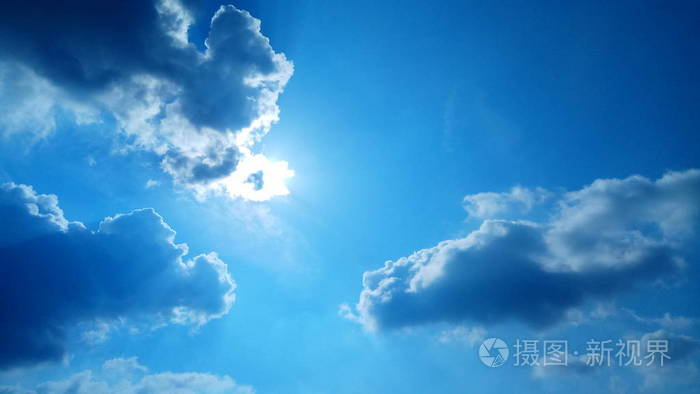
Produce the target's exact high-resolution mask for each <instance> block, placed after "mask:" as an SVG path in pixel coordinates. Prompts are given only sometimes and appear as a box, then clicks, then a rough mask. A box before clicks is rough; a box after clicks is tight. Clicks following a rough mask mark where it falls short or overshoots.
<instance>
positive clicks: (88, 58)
mask: <svg viewBox="0 0 700 394" xmlns="http://www.w3.org/2000/svg"><path fill="white" fill-rule="evenodd" d="M197 12H199V10H198V8H197V6H195V5H194V3H193V2H180V1H178V0H157V1H146V2H137V3H125V2H111V3H104V4H102V3H101V4H100V5H99V6H98V5H96V4H94V2H91V1H88V0H81V1H78V2H75V3H71V4H70V5H69V4H65V3H61V2H53V1H48V0H46V1H39V2H32V3H26V2H24V3H23V2H6V3H3V4H1V5H0V51H1V52H2V55H0V104H3V105H2V109H0V115H2V116H0V133H1V134H5V135H6V136H7V135H12V134H18V133H20V132H30V133H31V134H32V135H33V136H34V137H35V138H40V137H42V136H45V135H47V134H49V133H50V132H51V131H52V130H53V129H54V128H55V125H56V123H57V119H58V118H59V117H60V116H62V115H65V114H69V115H71V116H72V118H73V120H74V121H75V122H76V123H78V124H81V123H95V122H106V123H109V122H115V123H116V125H117V129H118V131H119V133H120V134H121V135H122V137H123V138H122V140H123V141H125V143H126V144H127V145H128V147H129V148H131V149H143V150H148V151H151V152H154V153H155V154H156V155H159V156H161V157H162V168H163V170H164V171H165V172H166V173H168V174H170V175H171V176H172V177H173V179H174V181H175V182H176V183H177V184H179V185H182V186H185V187H187V188H191V189H193V190H194V191H195V192H196V193H197V195H199V196H203V195H205V194H207V193H209V192H211V191H221V192H224V193H226V194H228V195H230V196H240V197H243V198H250V199H254V200H261V199H269V198H271V197H273V196H275V195H284V194H287V193H288V190H287V188H286V187H285V186H284V180H285V179H287V178H289V177H291V176H292V175H293V172H292V171H291V170H288V169H287V163H286V162H284V161H280V162H276V163H272V162H270V161H269V160H267V159H266V158H264V157H263V158H264V159H260V157H261V155H260V153H259V152H256V146H257V144H258V142H260V140H261V138H262V137H263V136H264V135H265V134H266V133H267V132H268V131H269V129H270V127H271V126H272V124H273V123H275V122H276V121H277V120H278V118H279V108H278V106H277V98H278V97H279V95H280V94H281V93H282V91H283V89H284V87H285V85H286V83H287V81H288V80H289V78H290V77H291V75H292V73H293V65H292V63H291V62H290V61H288V60H287V59H286V58H285V56H284V54H281V53H276V52H275V51H274V50H273V49H272V47H271V46H270V43H269V40H268V39H267V37H265V36H264V35H262V33H261V31H260V21H259V20H257V19H255V18H253V17H252V16H251V15H250V14H249V13H247V12H246V11H242V10H239V9H237V8H235V7H234V6H230V5H229V6H222V7H221V8H220V9H219V10H218V11H217V12H216V14H215V15H214V16H213V17H212V19H211V23H210V29H209V35H208V37H207V38H206V41H205V43H204V50H200V49H199V48H198V47H197V45H195V43H192V42H190V41H189V36H188V30H189V27H190V25H191V24H192V23H193V21H194V16H193V15H194V14H196V13H197ZM107 15H108V16H109V17H107ZM106 127H107V126H106ZM242 164H245V165H242ZM256 173H258V175H254V174H256ZM250 176H253V179H254V182H248V179H249V177H250ZM241 179H242V180H243V181H241ZM251 183H252V186H251Z"/></svg>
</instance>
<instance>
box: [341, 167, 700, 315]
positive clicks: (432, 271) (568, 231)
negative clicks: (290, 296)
mask: <svg viewBox="0 0 700 394" xmlns="http://www.w3.org/2000/svg"><path fill="white" fill-rule="evenodd" d="M487 197H488V195H485V194H484V195H481V198H487ZM496 197H497V198H498V200H499V201H498V202H500V200H501V198H500V197H501V196H496ZM553 206H554V207H556V208H555V209H554V211H553V212H551V213H550V215H549V217H550V218H551V219H550V220H549V221H546V222H543V223H534V222H528V221H512V220H486V221H484V222H483V224H482V225H481V227H480V228H479V229H478V230H476V231H474V232H472V233H471V234H469V235H468V236H467V237H465V238H462V239H457V240H448V241H443V242H441V243H439V244H438V245H437V246H435V247H433V248H430V249H423V250H420V251H418V252H415V253H414V254H412V255H411V256H408V257H404V258H401V259H399V260H397V261H389V262H387V263H386V264H385V265H384V267H382V268H379V269H377V270H375V271H370V272H366V273H365V274H364V277H363V287H364V289H363V291H362V293H361V294H360V299H359V302H358V303H357V305H356V307H355V309H354V310H352V309H349V308H347V307H345V308H343V313H344V314H345V315H346V316H347V317H349V318H351V319H356V320H358V321H359V322H361V323H362V324H364V325H365V326H366V327H368V328H370V329H390V328H400V327H407V326H415V325H420V324H426V323H435V322H452V323H461V322H475V323H480V324H493V323H498V322H504V321H510V320H518V321H524V322H527V323H529V324H531V325H533V326H536V327H544V326H548V325H551V324H553V323H556V322H557V321H559V320H561V319H562V318H563V317H564V316H565V314H566V312H567V311H568V310H570V309H571V308H574V307H577V306H580V305H581V304H582V303H584V302H586V301H588V300H595V299H602V298H609V297H611V296H614V295H615V294H618V293H620V292H623V291H628V290H632V289H635V288H637V287H639V286H640V285H641V284H648V283H650V282H654V281H656V280H661V279H667V280H670V278H671V277H672V276H673V274H674V273H677V272H679V270H681V269H682V266H683V264H684V261H683V250H684V248H685V247H686V246H687V244H688V242H689V240H690V239H692V237H693V234H694V230H695V228H696V227H697V219H698V209H699V208H700V171H698V170H689V171H685V172H672V173H668V174H666V175H664V176H663V177H662V178H660V179H658V180H656V181H651V180H649V179H646V178H643V177H639V176H634V177H630V178H627V179H622V180H620V179H607V180H597V181H595V182H594V183H593V184H591V185H590V186H587V187H585V188H583V189H581V190H578V191H574V192H570V193H566V194H564V195H563V196H561V197H560V199H559V201H557V204H554V205H553Z"/></svg>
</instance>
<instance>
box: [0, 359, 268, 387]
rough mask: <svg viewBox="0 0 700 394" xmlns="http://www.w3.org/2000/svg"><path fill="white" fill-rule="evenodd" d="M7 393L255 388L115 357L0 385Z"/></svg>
mask: <svg viewBox="0 0 700 394" xmlns="http://www.w3.org/2000/svg"><path fill="white" fill-rule="evenodd" d="M0 393H4V394H163V393H168V394H215V393H221V394H254V393H255V390H254V389H253V388H252V387H250V386H246V385H239V384H237V383H236V382H235V381H234V380H233V379H232V378H231V377H230V376H228V375H223V376H217V375H213V374H209V373H200V372H182V373H174V372H161V373H152V374H149V373H148V368H147V367H145V366H143V365H141V364H139V362H138V360H137V359H136V357H131V358H126V359H124V358H116V359H113V360H108V361H106V362H105V363H104V364H103V365H102V369H101V371H97V372H93V371H91V370H86V371H82V372H79V373H76V374H74V375H72V376H70V377H69V378H67V379H65V380H57V381H48V382H43V383H40V384H38V385H37V386H36V388H34V389H32V390H27V389H24V388H22V387H18V386H0Z"/></svg>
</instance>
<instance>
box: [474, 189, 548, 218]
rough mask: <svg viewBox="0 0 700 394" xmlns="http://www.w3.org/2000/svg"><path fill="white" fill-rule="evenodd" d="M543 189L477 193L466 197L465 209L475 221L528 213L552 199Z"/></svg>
mask: <svg viewBox="0 0 700 394" xmlns="http://www.w3.org/2000/svg"><path fill="white" fill-rule="evenodd" d="M551 194H552V193H550V192H549V191H547V190H545V189H543V188H540V187H538V188H535V189H528V188H524V187H521V186H515V187H513V188H512V189H511V190H510V192H508V193H493V192H487V193H477V194H470V195H468V196H466V197H464V209H465V210H466V211H467V213H468V214H469V216H470V217H473V218H475V219H493V218H496V217H498V218H501V219H503V218H504V215H510V214H518V213H527V212H529V211H530V210H531V209H532V208H533V207H534V206H535V205H537V204H541V203H543V202H544V201H546V200H547V199H548V198H550V197H551Z"/></svg>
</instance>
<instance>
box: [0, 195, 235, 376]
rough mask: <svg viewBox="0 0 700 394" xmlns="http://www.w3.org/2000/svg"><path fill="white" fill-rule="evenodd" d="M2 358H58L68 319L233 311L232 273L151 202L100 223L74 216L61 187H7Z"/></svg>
mask: <svg viewBox="0 0 700 394" xmlns="http://www.w3.org/2000/svg"><path fill="white" fill-rule="evenodd" d="M0 217H2V218H3V221H2V223H1V224H0V321H2V322H3V324H2V325H0V348H2V349H3V351H2V352H1V353H0V368H2V367H11V366H16V365H26V364H32V363H37V362H42V361H51V360H58V359H60V358H61V357H63V356H64V354H65V352H66V349H65V342H66V333H67V330H69V329H70V328H71V327H81V326H85V325H95V326H96V328H95V330H93V331H87V332H86V333H85V337H84V338H85V339H86V340H88V341H90V342H99V341H100V340H103V339H104V338H103V337H104V336H106V335H107V334H108V333H109V330H110V328H109V327H106V326H105V324H107V325H109V324H112V323H118V322H123V321H125V320H126V321H128V322H130V323H132V324H134V325H146V326H151V327H152V326H160V325H163V324H170V323H177V324H192V325H195V326H198V325H202V324H205V323H206V322H207V321H209V320H210V319H213V318H216V317H220V316H222V315H224V314H226V313H228V311H229V309H230V308H231V306H232V304H233V302H234V298H235V296H234V290H235V283H234V281H233V279H232V278H231V275H230V274H229V272H228V268H227V266H226V264H225V263H224V262H223V261H221V260H220V259H219V258H218V256H217V255H216V253H209V254H200V255H198V256H195V257H193V258H189V259H187V258H186V257H185V256H186V255H187V252H188V249H187V245H186V244H176V243H175V231H174V230H173V229H172V228H170V227H169V226H168V225H167V224H166V223H165V222H164V221H163V219H162V218H161V217H160V216H159V215H158V214H157V213H156V212H155V211H154V210H153V209H139V210H135V211H132V212H130V213H128V214H123V215H116V216H113V217H108V218H105V219H104V220H103V221H102V222H101V223H100V224H99V228H98V229H97V230H96V231H91V230H89V229H87V228H86V227H85V226H84V225H83V224H82V223H79V222H71V221H68V220H67V219H66V218H65V217H64V216H63V211H61V209H60V207H59V206H58V199H57V197H56V196H54V195H45V194H37V193H36V192H34V190H33V189H32V188H31V187H30V186H25V185H16V184H12V183H10V184H4V185H2V186H1V187H0Z"/></svg>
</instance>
